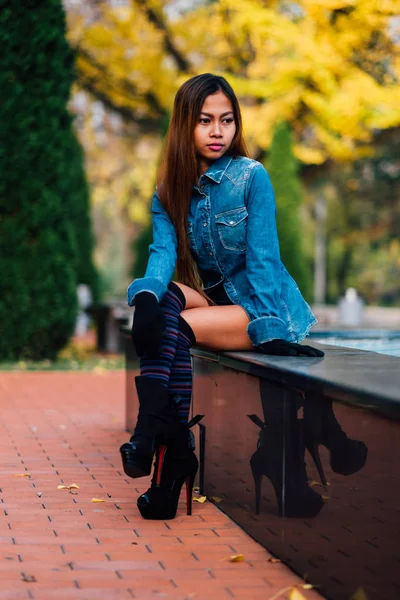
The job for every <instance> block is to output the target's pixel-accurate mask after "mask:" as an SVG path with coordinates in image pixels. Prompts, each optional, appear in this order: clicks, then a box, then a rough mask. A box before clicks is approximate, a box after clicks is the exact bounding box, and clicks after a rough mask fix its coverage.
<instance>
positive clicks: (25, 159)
mask: <svg viewBox="0 0 400 600" xmlns="http://www.w3.org/2000/svg"><path fill="white" fill-rule="evenodd" d="M0 39H1V46H2V48H1V54H0V89H1V94H0V326H1V332H0V358H1V359H3V360H4V359H7V360H9V359H15V358H32V359H42V358H54V357H55V356H56V354H57V352H58V351H59V350H60V349H61V348H62V347H63V346H64V345H65V344H66V342H67V341H68V339H69V337H70V335H71V334H72V332H73V330H74V325H75V318H76V312H77V301H76V285H77V283H78V276H77V271H78V265H79V263H78V260H77V256H78V249H79V247H80V245H81V241H80V240H79V243H77V239H78V238H79V236H77V235H76V232H75V225H76V223H75V216H76V215H77V214H78V213H79V210H78V209H77V203H78V199H77V197H76V196H75V192H76V186H77V185H79V184H78V181H79V177H78V178H77V177H76V173H77V171H79V168H78V161H80V160H81V156H80V154H79V152H78V151H77V145H76V141H74V137H73V136H74V134H73V130H72V118H71V116H70V114H69V113H68V111H67V102H68V99H69V95H70V89H71V85H72V82H73V77H74V56H73V53H72V51H71V49H70V47H69V45H68V44H67V42H66V39H65V15H64V11H63V8H62V5H61V2H59V0H42V1H40V0H39V1H35V2H33V1H31V0H20V1H17V0H7V1H4V0H0ZM71 156H72V164H71V162H70V157H71ZM74 165H75V166H74ZM81 168H82V167H81ZM74 170H75V175H74V176H71V174H72V173H73V172H74ZM80 210H81V209H80ZM85 210H86V209H84V211H85Z"/></svg>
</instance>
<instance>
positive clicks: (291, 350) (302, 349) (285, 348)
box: [258, 340, 325, 356]
mask: <svg viewBox="0 0 400 600" xmlns="http://www.w3.org/2000/svg"><path fill="white" fill-rule="evenodd" d="M258 348H259V349H260V350H261V351H262V352H264V354H273V355H275V356H325V352H322V350H318V349H317V348H313V347H312V346H303V345H302V344H294V343H293V342H286V341H285V340H271V341H270V342H264V343H263V344H260V345H259V346H258Z"/></svg>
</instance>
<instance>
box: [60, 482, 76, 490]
mask: <svg viewBox="0 0 400 600" xmlns="http://www.w3.org/2000/svg"><path fill="white" fill-rule="evenodd" d="M57 489H58V490H79V489H80V488H79V485H77V484H76V483H71V485H62V484H60V485H58V486H57Z"/></svg>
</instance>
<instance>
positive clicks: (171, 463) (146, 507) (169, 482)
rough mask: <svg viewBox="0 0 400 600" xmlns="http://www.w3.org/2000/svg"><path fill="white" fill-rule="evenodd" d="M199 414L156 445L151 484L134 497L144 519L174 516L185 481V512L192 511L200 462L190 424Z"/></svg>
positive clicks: (194, 421) (171, 517)
mask: <svg viewBox="0 0 400 600" xmlns="http://www.w3.org/2000/svg"><path fill="white" fill-rule="evenodd" d="M200 418H202V417H201V416H200V415H198V416H197V417H194V418H193V419H192V420H191V421H190V423H188V425H186V426H185V425H182V430H181V433H180V434H179V435H178V436H177V438H176V439H175V440H173V441H171V442H169V443H168V444H167V445H163V446H160V447H159V448H158V450H157V453H156V460H155V463H154V474H153V478H152V480H151V486H150V488H149V489H148V490H147V492H145V493H144V494H142V495H141V496H139V498H138V500H137V505H138V509H139V511H140V514H141V515H142V517H143V518H144V519H161V520H166V519H173V518H174V517H175V515H176V511H177V508H178V502H179V496H180V493H181V489H182V486H183V484H184V483H185V482H186V509H187V514H188V515H191V514H192V490H193V482H194V478H195V477H196V473H197V469H198V466H199V463H198V461H197V458H196V455H195V453H194V443H193V437H192V435H191V434H190V432H189V428H190V427H192V426H193V425H195V424H196V423H198V422H199V421H200Z"/></svg>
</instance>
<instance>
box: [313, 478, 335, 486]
mask: <svg viewBox="0 0 400 600" xmlns="http://www.w3.org/2000/svg"><path fill="white" fill-rule="evenodd" d="M316 485H320V486H322V487H325V486H324V485H323V483H322V482H321V481H314V480H312V481H310V487H314V486H316ZM326 485H327V486H328V485H331V484H330V483H329V481H327V482H326Z"/></svg>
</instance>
